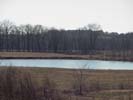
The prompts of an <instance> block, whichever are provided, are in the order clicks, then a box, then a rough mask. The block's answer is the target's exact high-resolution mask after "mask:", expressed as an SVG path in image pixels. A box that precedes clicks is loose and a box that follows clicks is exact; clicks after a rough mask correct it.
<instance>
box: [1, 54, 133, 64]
mask: <svg viewBox="0 0 133 100" xmlns="http://www.w3.org/2000/svg"><path fill="white" fill-rule="evenodd" d="M0 59H83V60H112V61H131V62H133V58H131V57H128V56H126V57H124V58H123V57H121V56H111V55H103V54H93V55H89V54H65V53H47V52H0Z"/></svg>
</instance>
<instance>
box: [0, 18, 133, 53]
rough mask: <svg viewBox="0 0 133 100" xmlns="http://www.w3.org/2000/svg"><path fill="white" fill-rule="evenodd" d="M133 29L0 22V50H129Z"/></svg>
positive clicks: (83, 51) (84, 51)
mask: <svg viewBox="0 0 133 100" xmlns="http://www.w3.org/2000/svg"><path fill="white" fill-rule="evenodd" d="M132 43H133V32H129V33H117V32H111V33H109V32H104V31H102V30H101V29H100V28H99V26H98V25H88V26H86V27H83V28H80V29H76V30H64V29H60V30H59V29H55V28H51V29H48V28H45V27H44V26H42V25H34V26H33V25H30V24H27V25H19V26H17V25H14V24H12V23H11V22H9V21H3V22H0V51H28V52H58V53H60V52H61V53H80V54H89V53H90V54H92V53H95V52H97V51H111V52H114V51H115V52H117V51H118V52H119V51H122V52H123V53H125V52H130V51H132V50H133V45H132Z"/></svg>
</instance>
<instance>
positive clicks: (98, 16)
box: [0, 0, 133, 32]
mask: <svg viewBox="0 0 133 100" xmlns="http://www.w3.org/2000/svg"><path fill="white" fill-rule="evenodd" d="M4 19H9V20H10V21H13V22H15V23H16V24H17V25H18V24H42V25H44V26H48V27H56V28H65V29H76V28H79V27H82V26H84V25H87V24H89V23H98V24H100V25H101V26H102V29H103V30H104V31H109V32H111V31H116V32H129V31H133V0H0V21H2V20H4Z"/></svg>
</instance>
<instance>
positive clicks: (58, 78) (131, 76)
mask: <svg viewBox="0 0 133 100" xmlns="http://www.w3.org/2000/svg"><path fill="white" fill-rule="evenodd" d="M2 69H5V67H3V68H1V69H0V70H2ZM17 69H19V70H21V71H24V72H29V73H31V78H32V80H34V81H36V83H37V85H38V87H42V86H43V85H44V84H43V82H44V80H45V79H46V77H49V78H50V80H52V81H53V82H54V83H56V88H57V89H58V91H60V93H62V95H63V96H66V98H67V100H88V99H89V100H132V99H133V71H129V70H125V71H122V70H121V71H120V70H117V71H115V70H84V77H85V78H86V79H87V81H86V82H87V84H88V87H89V88H91V89H92V90H91V91H90V92H88V93H87V94H85V95H82V96H80V95H74V94H73V88H72V84H73V82H74V76H73V75H74V73H75V72H76V71H77V70H75V69H56V68H26V67H25V68H24V67H23V68H22V67H21V68H20V67H19V68H17ZM96 87H99V88H98V89H97V88H96ZM68 98H69V99H68ZM131 98H132V99H131Z"/></svg>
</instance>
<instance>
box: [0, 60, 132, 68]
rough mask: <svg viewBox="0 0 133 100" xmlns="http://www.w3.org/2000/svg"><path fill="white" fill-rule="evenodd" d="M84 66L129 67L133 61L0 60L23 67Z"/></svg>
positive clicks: (4, 64)
mask: <svg viewBox="0 0 133 100" xmlns="http://www.w3.org/2000/svg"><path fill="white" fill-rule="evenodd" d="M85 65H86V68H91V69H130V70H133V62H122V61H102V60H62V59H5V60H0V66H23V67H56V68H82V67H84V66H85Z"/></svg>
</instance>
